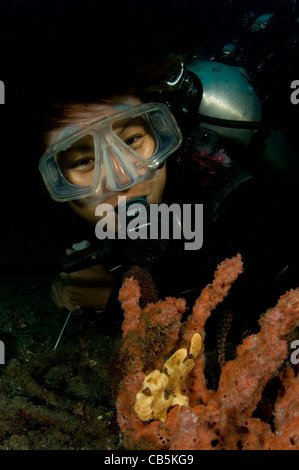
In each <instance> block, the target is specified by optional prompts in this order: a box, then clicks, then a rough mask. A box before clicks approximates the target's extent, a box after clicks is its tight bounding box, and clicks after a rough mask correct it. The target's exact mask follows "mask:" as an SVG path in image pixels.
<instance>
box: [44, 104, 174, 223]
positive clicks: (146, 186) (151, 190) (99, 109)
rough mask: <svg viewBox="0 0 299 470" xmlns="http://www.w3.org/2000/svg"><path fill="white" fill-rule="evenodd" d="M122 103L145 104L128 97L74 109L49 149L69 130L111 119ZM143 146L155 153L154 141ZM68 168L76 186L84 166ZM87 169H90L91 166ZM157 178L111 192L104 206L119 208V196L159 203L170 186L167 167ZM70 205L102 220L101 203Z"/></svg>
mask: <svg viewBox="0 0 299 470" xmlns="http://www.w3.org/2000/svg"><path fill="white" fill-rule="evenodd" d="M120 102H121V104H125V105H126V104H129V105H138V104H141V103H142V102H141V101H140V100H139V98H137V97H132V96H130V97H125V98H115V100H113V101H112V102H111V104H110V103H109V104H87V105H86V104H82V105H76V106H73V107H70V108H69V110H68V115H67V117H66V120H65V122H64V125H63V126H62V127H59V128H57V129H55V130H53V131H51V132H49V133H48V134H47V136H46V144H47V146H49V145H52V144H53V143H55V142H57V141H58V140H59V139H60V138H61V137H62V136H63V134H64V133H65V131H66V129H67V128H69V127H81V126H84V125H87V124H89V123H91V122H94V121H96V120H98V119H100V118H102V117H103V118H105V117H107V116H109V114H112V113H113V112H115V108H113V105H115V104H119V103H120ZM132 145H136V142H132ZM142 145H144V152H153V147H152V145H153V143H152V142H151V141H150V139H149V140H148V142H144V143H142ZM142 151H143V149H142ZM144 156H146V155H144ZM69 158H72V157H69ZM90 164H91V162H88V165H90ZM68 167H69V168H71V169H72V172H73V174H72V175H69V176H67V178H68V180H69V181H70V182H72V183H73V184H76V183H75V182H74V181H72V178H76V177H77V175H78V174H76V171H80V172H82V165H81V164H80V166H79V169H78V166H74V165H73V164H72V165H68ZM75 170H76V171H75ZM86 170H88V168H87V167H86ZM68 171H70V170H68ZM86 175H87V173H86ZM153 176H154V177H153V179H149V180H145V181H143V182H140V183H138V184H136V185H135V186H132V187H130V188H128V189H125V190H123V191H119V192H117V193H111V196H109V194H108V195H107V198H106V199H105V200H104V201H102V203H107V204H110V205H112V206H113V207H116V206H117V203H118V196H126V198H127V201H128V200H131V199H134V198H136V197H140V196H146V199H147V202H148V204H159V203H160V202H161V201H162V196H163V191H164V188H165V183H166V165H165V164H164V167H163V168H162V169H160V170H157V172H156V171H154V173H153ZM68 204H69V206H70V207H71V208H72V210H73V211H74V212H76V213H77V214H78V215H79V216H80V217H82V218H83V219H85V220H87V221H88V222H91V223H94V224H96V223H97V221H98V220H99V218H100V217H98V216H97V217H96V216H95V209H96V207H97V205H98V203H95V204H94V205H91V204H90V203H88V204H87V203H86V201H85V200H84V199H78V200H74V201H70V202H68Z"/></svg>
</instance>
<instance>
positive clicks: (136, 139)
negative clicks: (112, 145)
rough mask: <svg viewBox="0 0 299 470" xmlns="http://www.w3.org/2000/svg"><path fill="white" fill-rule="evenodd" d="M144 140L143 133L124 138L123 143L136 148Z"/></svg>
mask: <svg viewBox="0 0 299 470" xmlns="http://www.w3.org/2000/svg"><path fill="white" fill-rule="evenodd" d="M143 140H144V135H134V136H132V137H129V138H128V139H126V140H125V144H126V145H128V147H131V148H133V149H134V148H137V147H138V146H139V145H142V143H143Z"/></svg>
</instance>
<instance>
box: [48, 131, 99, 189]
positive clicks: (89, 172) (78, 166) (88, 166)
mask: <svg viewBox="0 0 299 470" xmlns="http://www.w3.org/2000/svg"><path fill="white" fill-rule="evenodd" d="M56 160H57V163H58V166H59V169H60V171H61V173H62V175H63V176H64V178H65V179H66V180H67V181H68V182H69V183H71V184H73V185H75V186H91V185H92V182H93V177H94V167H95V148H94V139H93V136H92V135H85V136H84V137H81V138H80V139H78V140H77V141H76V142H74V143H73V144H72V145H71V146H70V147H69V148H67V149H65V150H63V151H61V152H59V153H58V154H57V155H56Z"/></svg>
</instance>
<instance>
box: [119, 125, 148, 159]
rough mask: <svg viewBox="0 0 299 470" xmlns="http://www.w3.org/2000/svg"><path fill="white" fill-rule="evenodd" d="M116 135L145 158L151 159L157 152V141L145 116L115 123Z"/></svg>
mask: <svg viewBox="0 0 299 470" xmlns="http://www.w3.org/2000/svg"><path fill="white" fill-rule="evenodd" d="M112 130H113V131H114V133H115V134H116V135H117V136H118V137H119V138H120V139H121V140H122V141H123V142H124V143H125V144H126V145H127V146H128V147H130V148H131V149H132V150H134V152H136V153H137V154H138V155H140V156H141V157H143V158H151V157H152V155H153V154H154V153H155V151H156V140H155V137H154V133H153V131H152V129H151V126H150V124H149V123H148V121H147V120H146V118H145V117H144V116H137V117H129V118H126V119H122V120H119V121H115V122H114V123H113V126H112Z"/></svg>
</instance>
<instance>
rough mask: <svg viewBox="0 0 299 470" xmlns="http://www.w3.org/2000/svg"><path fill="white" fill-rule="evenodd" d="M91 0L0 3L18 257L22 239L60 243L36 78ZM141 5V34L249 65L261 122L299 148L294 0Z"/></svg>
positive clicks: (5, 157)
mask: <svg viewBox="0 0 299 470" xmlns="http://www.w3.org/2000/svg"><path fill="white" fill-rule="evenodd" d="M93 3H97V2H95V1H91V0H73V1H66V0H65V1H61V0H60V1H59V0H51V1H42V2H41V1H37V0H27V1H26V0H18V1H17V0H12V1H8V0H6V1H4V2H1V11H0V57H1V61H0V79H1V80H3V82H4V83H5V93H6V104H5V105H4V106H1V107H0V122H1V129H0V137H1V147H2V148H1V168H2V171H1V175H2V178H1V190H2V198H1V202H2V204H1V206H2V220H3V224H2V228H1V231H2V233H1V238H2V243H4V245H5V246H7V247H8V250H6V254H8V253H9V256H12V257H13V256H14V253H17V254H16V256H17V257H20V256H24V253H23V254H22V255H20V253H19V251H18V247H22V246H24V243H25V244H27V245H28V246H29V247H30V246H31V248H33V249H34V250H35V251H37V252H38V246H40V245H41V244H42V245H44V247H47V249H48V250H50V251H51V249H53V250H55V249H56V248H57V239H55V237H54V238H53V231H54V232H55V231H57V230H59V210H60V209H59V207H58V205H57V204H56V203H53V202H52V201H51V200H50V198H49V196H48V195H47V193H46V191H45V188H44V186H43V183H42V181H41V178H40V175H39V172H38V169H37V163H38V159H39V157H40V153H41V149H40V147H39V145H38V144H37V142H38V136H37V135H36V129H35V124H34V119H33V116H34V112H35V105H36V101H35V100H36V97H35V96H34V89H32V88H31V86H30V84H31V82H32V79H31V77H32V76H34V79H35V81H36V79H37V77H38V76H39V73H40V70H39V66H38V64H39V59H40V58H41V57H42V56H43V54H44V50H45V47H46V46H47V45H48V44H51V41H52V40H53V37H54V36H55V34H56V33H57V31H59V29H60V28H61V27H62V26H63V25H64V23H65V21H67V20H69V19H70V18H71V16H72V15H73V14H74V13H78V12H80V11H81V9H82V8H84V7H86V6H88V5H90V4H93ZM142 8H144V17H143V22H142V24H138V25H137V24H134V25H128V27H130V28H131V27H133V28H135V29H136V35H137V36H138V34H139V32H141V30H143V32H144V30H145V31H146V34H148V36H149V37H151V34H154V31H156V30H158V29H160V34H162V36H163V34H164V37H165V40H166V41H167V40H168V39H167V38H168V37H169V34H174V35H176V34H177V35H178V36H181V37H186V38H189V36H190V37H191V43H192V45H193V46H194V48H197V49H198V50H200V51H201V52H203V53H204V55H205V57H206V58H207V59H213V60H216V61H221V62H224V63H227V64H233V65H239V66H242V67H244V68H245V69H246V70H247V71H248V73H249V75H250V77H251V78H252V81H253V85H254V87H255V89H256V91H257V93H258V96H259V98H260V100H261V103H262V107H263V119H264V120H268V119H270V120H271V121H279V122H284V123H285V124H286V129H285V133H286V134H287V136H288V138H289V140H290V141H291V143H292V145H293V146H294V147H295V149H296V150H298V148H299V143H298V138H297V132H296V130H294V129H288V128H287V124H288V123H294V122H295V121H299V119H298V118H299V105H297V106H294V105H292V104H291V102H290V95H291V90H290V84H291V82H292V81H293V80H296V79H299V61H298V56H299V52H298V48H299V5H298V2H297V1H296V0H282V1H281V0H276V1H274V0H267V1H263V2H260V1H258V0H250V1H246V0H241V1H240V0H225V1H216V0H213V1H209V2H203V1H198V0H185V1H169V0H166V1H162V2H157V1H156V0H154V1H152V2H142ZM103 21H108V23H109V26H111V34H113V26H114V23H113V18H110V19H108V20H106V19H103ZM101 27H102V25H101V24H99V28H101ZM105 47H109V37H108V38H107V41H106V44H105ZM95 65H96V64H95ZM48 73H49V74H50V75H51V74H56V73H60V72H59V71H57V70H56V69H55V57H51V58H49V69H48ZM41 78H42V77H41ZM58 238H59V237H58ZM29 251H30V250H29Z"/></svg>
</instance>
